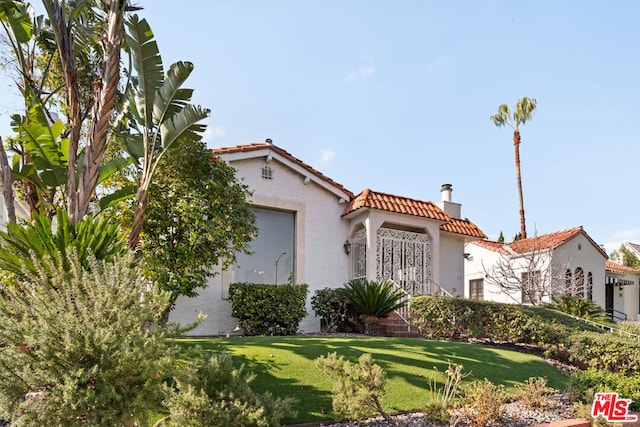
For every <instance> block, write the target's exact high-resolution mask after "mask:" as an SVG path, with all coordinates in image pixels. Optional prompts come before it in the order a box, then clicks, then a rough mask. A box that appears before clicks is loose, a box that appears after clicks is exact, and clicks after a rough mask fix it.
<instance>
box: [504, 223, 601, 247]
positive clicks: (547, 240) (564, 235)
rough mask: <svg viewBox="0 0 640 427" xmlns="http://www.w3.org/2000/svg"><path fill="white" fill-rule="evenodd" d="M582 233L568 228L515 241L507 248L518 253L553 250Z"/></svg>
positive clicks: (579, 229) (579, 228)
mask: <svg viewBox="0 0 640 427" xmlns="http://www.w3.org/2000/svg"><path fill="white" fill-rule="evenodd" d="M582 231H583V230H582V227H575V228H570V229H568V230H562V231H557V232H555V233H549V234H543V235H541V236H535V237H530V238H528V239H522V240H516V241H515V242H512V243H509V247H510V248H511V249H513V251H514V252H518V253H526V252H531V251H532V250H534V249H555V248H557V247H558V246H560V245H561V244H563V243H564V242H566V241H567V240H569V239H571V238H572V237H574V236H577V235H578V234H580V233H581V232H582ZM596 246H598V245H596Z"/></svg>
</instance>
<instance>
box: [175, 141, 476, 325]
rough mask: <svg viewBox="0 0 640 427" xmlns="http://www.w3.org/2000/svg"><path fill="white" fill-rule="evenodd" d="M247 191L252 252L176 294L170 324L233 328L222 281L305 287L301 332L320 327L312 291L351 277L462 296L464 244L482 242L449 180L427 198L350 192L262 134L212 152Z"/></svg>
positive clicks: (338, 284) (412, 290) (340, 283)
mask: <svg viewBox="0 0 640 427" xmlns="http://www.w3.org/2000/svg"><path fill="white" fill-rule="evenodd" d="M213 153H214V154H215V155H217V156H219V157H220V158H221V159H223V160H224V161H225V162H227V163H228V164H230V165H231V166H233V167H234V168H235V169H236V175H237V177H238V178H239V179H242V180H243V182H244V183H245V184H247V185H248V186H249V188H250V189H251V191H252V196H251V198H250V203H251V204H252V206H253V207H254V211H255V213H256V226H257V228H258V234H257V236H256V238H255V239H254V241H253V242H252V243H251V247H250V249H251V251H252V253H251V255H246V254H238V257H237V260H236V263H235V264H234V265H233V266H232V267H230V268H229V269H227V270H224V271H219V272H218V273H219V274H216V275H215V276H214V277H212V278H211V279H210V280H209V282H208V286H207V287H206V288H205V289H201V290H200V295H199V296H198V297H197V298H179V299H178V301H177V303H176V307H175V310H173V311H172V313H171V320H173V321H178V322H179V323H188V322H190V321H192V320H193V319H194V318H195V316H196V315H197V313H198V312H203V313H204V314H206V315H207V316H208V317H207V319H206V320H205V321H204V322H203V323H202V324H201V325H200V326H199V327H198V328H197V329H195V330H194V331H193V332H192V334H194V335H217V334H224V333H229V332H232V331H233V330H234V329H235V328H236V325H237V322H236V320H235V319H233V318H232V317H231V307H230V303H229V301H228V289H229V285H230V284H231V283H242V282H253V283H306V284H307V285H309V297H308V298H307V313H308V315H307V317H306V318H305V319H304V320H303V321H302V323H301V325H300V329H301V330H302V331H319V330H320V319H319V318H318V317H315V316H314V314H313V311H312V309H311V305H310V302H309V301H310V298H311V296H313V294H314V292H315V291H316V290H318V289H322V288H324V287H332V288H337V287H342V286H343V285H344V284H345V283H346V282H347V281H349V280H350V279H353V278H368V279H372V280H384V279H390V280H394V281H395V282H396V283H397V284H398V285H399V286H402V288H403V289H405V290H406V291H407V292H409V293H412V294H424V293H433V292H446V293H449V294H451V295H459V296H462V295H463V286H464V280H463V279H464V262H463V261H464V258H463V256H464V245H465V244H466V243H468V242H470V241H473V240H476V239H480V238H486V236H485V235H484V233H483V232H482V231H481V230H480V229H479V228H478V227H477V226H476V225H475V224H473V223H472V222H471V221H469V220H467V219H462V218H461V216H460V207H461V205H460V204H458V203H454V202H452V201H451V192H452V188H451V185H448V184H446V185H443V186H442V188H441V193H442V201H440V202H439V203H432V202H428V201H422V200H416V199H412V198H408V197H402V196H396V195H392V194H385V193H380V192H376V191H372V190H369V189H366V190H364V191H362V192H361V193H359V194H357V195H355V194H354V193H352V192H351V191H349V190H347V189H346V188H345V187H344V186H342V185H341V184H339V183H337V182H335V181H333V180H332V179H330V178H329V177H327V176H325V175H323V174H322V173H320V172H319V171H317V170H316V169H314V168H312V167H311V166H309V165H308V164H306V163H304V162H303V161H302V160H300V159H298V158H296V157H294V156H292V155H291V154H289V153H288V152H286V151H285V150H283V149H282V148H280V147H277V146H275V145H273V144H272V143H271V140H267V141H266V142H265V143H258V144H249V145H241V146H236V147H229V148H220V149H214V150H213Z"/></svg>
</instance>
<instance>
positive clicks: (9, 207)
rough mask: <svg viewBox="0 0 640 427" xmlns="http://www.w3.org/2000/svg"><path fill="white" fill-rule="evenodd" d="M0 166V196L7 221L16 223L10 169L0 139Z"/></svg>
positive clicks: (0, 139)
mask: <svg viewBox="0 0 640 427" xmlns="http://www.w3.org/2000/svg"><path fill="white" fill-rule="evenodd" d="M0 166H1V167H2V196H3V197H4V206H5V209H6V211H7V212H6V213H7V221H8V222H10V223H14V222H16V207H15V204H14V203H13V176H12V175H11V167H10V166H9V159H8V157H7V152H6V151H5V149H4V143H3V142H2V138H1V137H0Z"/></svg>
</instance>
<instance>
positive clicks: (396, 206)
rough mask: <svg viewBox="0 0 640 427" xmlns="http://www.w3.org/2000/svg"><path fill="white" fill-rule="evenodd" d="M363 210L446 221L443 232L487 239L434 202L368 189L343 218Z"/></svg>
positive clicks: (351, 205)
mask: <svg viewBox="0 0 640 427" xmlns="http://www.w3.org/2000/svg"><path fill="white" fill-rule="evenodd" d="M363 208H370V209H378V210H382V211H386V212H395V213H401V214H406V215H413V216H418V217H421V218H428V219H435V220H438V221H444V222H445V223H444V224H442V225H441V226H440V229H441V230H443V231H448V232H450V233H456V234H463V235H466V236H471V237H478V238H481V239H484V238H486V237H487V236H486V235H485V234H484V233H483V232H482V230H480V229H479V228H478V227H477V226H476V225H475V224H474V223H472V222H471V221H469V220H468V219H458V218H451V217H450V216H449V215H447V214H446V213H445V212H444V211H443V210H442V209H440V208H439V207H438V206H437V205H435V204H434V203H432V202H425V201H423V200H416V199H411V198H409V197H403V196H395V195H393V194H387V193H380V192H377V191H371V190H370V189H368V188H367V189H365V190H364V191H363V192H362V193H360V194H358V195H357V196H356V197H355V198H354V199H353V200H351V202H350V203H349V204H348V205H347V207H346V208H345V210H344V212H343V214H342V216H346V215H348V214H350V213H351V212H355V211H357V210H358V209H363Z"/></svg>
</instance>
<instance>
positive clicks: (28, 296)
mask: <svg viewBox="0 0 640 427" xmlns="http://www.w3.org/2000/svg"><path fill="white" fill-rule="evenodd" d="M69 252H70V256H69V257H65V261H64V262H62V260H61V258H62V257H63V255H61V254H58V256H59V262H58V263H57V265H56V264H54V263H53V262H51V261H47V260H45V261H42V260H38V259H36V258H35V257H32V258H31V259H30V265H31V266H33V267H34V269H35V271H36V273H33V272H31V271H29V268H26V267H25V269H24V271H22V272H21V273H20V274H19V277H21V279H20V280H19V281H18V282H17V284H16V285H14V286H7V287H5V288H4V297H3V298H0V342H1V343H2V345H1V346H0V408H1V409H2V414H1V415H2V416H3V417H5V418H6V419H8V420H10V421H11V425H12V426H34V425H64V426H106V425H112V426H116V425H123V424H127V423H129V424H131V423H133V422H136V421H137V422H144V421H145V420H146V416H147V414H148V413H149V411H156V410H158V408H159V407H160V402H161V399H162V396H161V393H160V391H161V384H162V381H163V379H164V378H167V377H170V375H171V371H172V361H171V357H172V355H173V351H172V349H171V348H170V347H168V346H167V344H166V340H165V336H164V330H163V329H161V328H158V327H154V328H150V327H149V325H153V324H155V323H156V322H157V321H158V320H159V318H160V316H161V314H162V311H163V310H164V307H165V306H166V304H167V302H168V295H166V294H164V293H159V292H156V291H149V290H147V284H146V283H145V282H144V281H143V280H142V279H141V275H140V274H139V271H138V270H137V269H136V268H133V267H131V262H132V259H131V258H130V257H119V258H116V259H114V260H113V262H112V263H107V262H98V261H90V267H91V271H86V270H85V269H84V267H83V265H82V264H83V263H82V261H81V260H80V259H79V257H78V256H77V255H76V254H74V252H75V251H69ZM63 264H65V265H67V266H68V267H69V268H68V270H67V269H64V268H63V267H62V265H63ZM52 284H53V285H52Z"/></svg>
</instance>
